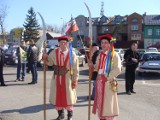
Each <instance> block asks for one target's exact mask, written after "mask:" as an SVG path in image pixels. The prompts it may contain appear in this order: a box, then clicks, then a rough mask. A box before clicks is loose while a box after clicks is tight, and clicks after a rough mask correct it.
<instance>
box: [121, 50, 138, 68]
mask: <svg viewBox="0 0 160 120" xmlns="http://www.w3.org/2000/svg"><path fill="white" fill-rule="evenodd" d="M132 58H135V59H137V60H138V62H139V60H140V55H139V53H138V52H136V51H132V50H131V49H128V50H127V51H126V52H125V54H124V59H125V62H126V67H129V68H133V69H136V67H137V66H138V63H135V62H133V61H132Z"/></svg>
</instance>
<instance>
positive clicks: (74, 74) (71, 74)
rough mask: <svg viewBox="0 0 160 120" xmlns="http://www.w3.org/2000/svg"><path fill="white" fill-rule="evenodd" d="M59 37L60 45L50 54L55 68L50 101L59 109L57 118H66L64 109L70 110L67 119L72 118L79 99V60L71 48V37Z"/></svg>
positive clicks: (50, 63) (49, 57)
mask: <svg viewBox="0 0 160 120" xmlns="http://www.w3.org/2000/svg"><path fill="white" fill-rule="evenodd" d="M57 39H58V42H59V47H58V48H56V49H55V50H53V51H52V52H51V53H50V54H49V56H48V65H49V66H52V65H53V69H54V74H53V78H52V81H51V89H50V98H49V101H50V102H51V104H53V105H55V107H56V110H57V111H58V118H57V120H62V119H64V109H67V111H68V119H67V120H72V116H73V105H74V104H75V103H76V100H77V96H76V91H75V88H76V86H77V83H78V77H79V61H78V58H77V56H76V54H75V53H74V52H73V51H72V52H71V51H70V50H69V46H68V45H69V44H68V42H69V40H70V37H68V36H61V37H58V38H57ZM71 61H72V63H71Z"/></svg>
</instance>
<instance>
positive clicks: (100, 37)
mask: <svg viewBox="0 0 160 120" xmlns="http://www.w3.org/2000/svg"><path fill="white" fill-rule="evenodd" d="M102 39H107V40H108V41H109V42H110V40H111V39H112V36H111V35H110V34H105V35H101V36H98V40H99V41H101V40H102Z"/></svg>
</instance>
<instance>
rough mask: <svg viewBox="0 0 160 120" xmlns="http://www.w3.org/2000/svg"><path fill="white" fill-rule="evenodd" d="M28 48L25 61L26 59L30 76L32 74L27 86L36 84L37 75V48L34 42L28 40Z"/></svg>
mask: <svg viewBox="0 0 160 120" xmlns="http://www.w3.org/2000/svg"><path fill="white" fill-rule="evenodd" d="M29 42H30V46H29V49H28V51H27V59H28V65H29V67H30V69H31V74H32V82H30V83H28V84H36V83H37V78H38V73H37V62H38V54H39V51H38V47H36V45H35V42H34V40H32V39H31V40H30V41H29Z"/></svg>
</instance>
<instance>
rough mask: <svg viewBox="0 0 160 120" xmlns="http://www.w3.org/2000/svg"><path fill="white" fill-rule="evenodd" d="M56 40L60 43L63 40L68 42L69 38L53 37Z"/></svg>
mask: <svg viewBox="0 0 160 120" xmlns="http://www.w3.org/2000/svg"><path fill="white" fill-rule="evenodd" d="M55 38H56V39H58V41H59V42H60V41H61V40H65V41H67V42H68V41H69V39H70V37H69V36H66V35H64V36H60V37H55Z"/></svg>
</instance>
